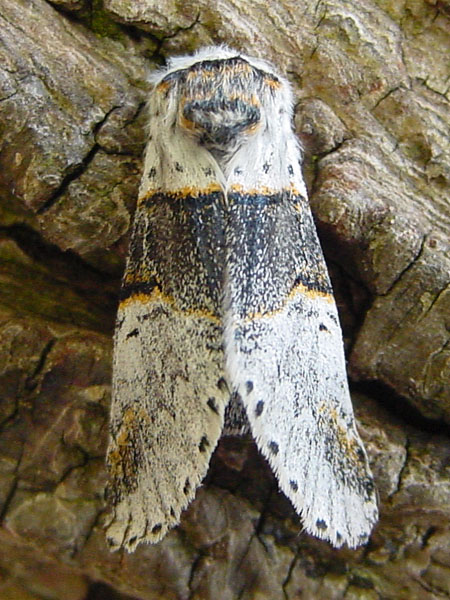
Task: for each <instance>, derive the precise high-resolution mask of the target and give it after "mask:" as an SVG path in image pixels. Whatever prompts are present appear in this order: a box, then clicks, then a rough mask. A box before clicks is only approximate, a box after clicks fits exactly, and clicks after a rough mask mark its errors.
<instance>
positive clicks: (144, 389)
mask: <svg viewBox="0 0 450 600" xmlns="http://www.w3.org/2000/svg"><path fill="white" fill-rule="evenodd" d="M118 319H119V323H120V325H119V326H118V330H117V337H116V345H115V357H114V379H113V390H114V392H113V404H112V412H111V439H110V446H109V449H108V465H109V469H110V473H111V486H110V494H111V496H112V503H113V506H114V519H113V521H112V523H111V524H110V525H109V529H108V538H109V541H110V544H111V546H112V547H120V546H124V547H125V548H126V549H127V550H129V551H131V550H133V549H134V548H135V547H136V545H137V544H138V543H140V542H143V541H144V542H151V543H154V542H157V541H159V540H160V539H161V538H162V537H164V535H165V534H166V533H167V530H168V529H170V528H171V527H173V526H174V525H176V524H177V523H178V522H179V519H180V513H181V511H182V510H183V509H184V508H185V507H186V506H187V505H188V503H189V502H190V501H191V500H192V499H193V497H194V495H195V490H196V488H197V486H198V485H199V484H200V482H201V481H202V479H203V478H204V476H205V475H206V472H207V469H208V464H209V460H210V457H211V453H212V451H213V450H214V447H215V446H216V444H217V440H218V438H219V436H220V433H221V430H222V424H223V412H224V407H225V404H226V402H227V401H228V394H226V395H225V394H224V393H223V392H222V391H221V389H220V387H219V385H220V384H219V381H220V379H221V377H222V374H223V361H222V352H221V349H220V348H221V343H222V340H221V331H220V330H219V328H218V327H217V325H216V324H214V323H213V322H211V321H208V320H207V319H204V318H203V319H202V318H201V317H195V316H192V315H183V314H177V312H176V311H174V310H173V308H172V307H171V306H170V304H169V303H168V302H167V301H166V300H165V299H164V298H161V297H158V295H155V296H154V297H147V298H145V297H143V296H142V297H139V298H134V299H132V300H131V301H130V302H129V303H126V304H125V306H122V307H121V309H120V311H119V314H118ZM206 346H208V348H207V347H206Z"/></svg>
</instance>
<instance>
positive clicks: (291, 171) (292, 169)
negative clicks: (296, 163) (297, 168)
mask: <svg viewBox="0 0 450 600" xmlns="http://www.w3.org/2000/svg"><path fill="white" fill-rule="evenodd" d="M288 173H289V175H293V174H294V168H293V166H292V165H288Z"/></svg>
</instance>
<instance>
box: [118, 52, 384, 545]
mask: <svg viewBox="0 0 450 600" xmlns="http://www.w3.org/2000/svg"><path fill="white" fill-rule="evenodd" d="M153 83H154V87H153V91H152V93H151V97H150V101H149V135H148V143H147V147H146V152H145V166H144V173H143V177H142V184H141V187H140V192H139V199H138V204H137V210H136V215H135V219H134V226H133V230H132V236H131V242H130V249H129V256H128V262H127V266H126V270H125V274H124V277H123V283H122V289H121V295H120V305H119V309H118V315H117V325H116V332H115V346H114V364H113V400H112V409H111V422H110V442H109V449H108V455H107V465H108V468H109V472H110V484H109V498H110V501H111V504H112V520H111V522H110V524H109V527H108V531H107V537H108V541H109V544H110V546H111V547H112V548H113V549H114V548H119V547H124V548H125V549H126V550H128V551H133V550H134V549H135V548H136V546H137V545H138V544H139V543H141V542H148V543H154V542H158V541H159V540H160V539H161V538H162V537H163V536H164V535H165V534H166V533H167V531H168V530H169V529H170V528H171V527H173V526H175V525H177V524H178V522H179V520H180V514H181V512H182V510H183V509H184V508H185V507H186V506H187V505H188V503H189V502H190V501H191V500H192V499H193V497H194V495H195V491H196V488H197V487H198V486H199V485H200V483H201V481H202V479H203V478H204V476H205V474H206V472H207V469H208V464H209V460H210V457H211V454H212V452H213V450H214V448H215V446H216V444H217V442H218V439H219V437H220V435H221V433H222V431H223V429H224V425H225V427H227V428H228V431H235V432H236V431H239V430H244V429H245V428H246V427H247V426H248V427H249V429H250V430H251V433H252V435H253V437H254V439H255V440H256V444H257V445H258V448H259V449H260V451H261V453H262V454H263V455H264V456H265V457H266V459H267V460H268V461H269V463H270V465H271V467H272V469H273V471H274V473H275V474H276V477H277V479H278V482H279V487H280V488H281V490H282V491H283V492H284V493H285V494H286V496H287V497H288V498H289V499H290V500H291V502H292V504H293V506H294V508H295V510H296V511H297V513H298V514H299V515H300V517H301V520H302V523H303V526H304V528H305V529H306V531H307V532H309V533H311V534H313V535H314V536H317V537H319V538H322V539H325V540H328V541H329V542H331V544H333V545H334V546H336V547H340V546H342V545H343V544H344V543H345V544H347V545H348V546H349V547H351V548H353V547H356V546H358V545H360V544H364V543H365V542H367V540H368V537H369V534H370V531H371V529H372V526H373V525H374V523H375V522H376V520H377V516H378V512H377V504H376V498H375V488H374V484H373V479H372V475H371V472H370V468H369V465H368V460H367V455H366V452H365V449H364V447H363V444H362V441H361V439H360V437H359V435H358V432H357V429H356V426H355V419H354V416H353V410H352V405H351V400H350V394H349V389H348V384H347V377H346V367H345V357H344V351H343V343H342V334H341V329H340V326H339V320H338V314H337V310H336V305H335V302H334V299H333V294H332V289H331V284H330V279H329V276H328V273H327V269H326V265H325V262H324V258H323V255H322V251H321V248H320V244H319V240H318V237H317V233H316V230H315V226H314V222H313V218H312V215H311V211H310V208H309V205H308V200H307V193H306V188H305V184H304V181H303V177H302V171H301V151H300V147H299V143H298V141H297V139H296V137H295V135H294V133H293V130H292V116H293V98H292V92H291V89H290V86H289V84H288V82H287V81H286V79H284V78H283V77H282V76H281V75H280V74H279V73H277V72H276V70H275V69H274V68H273V66H271V65H270V64H268V63H266V62H264V61H263V60H260V59H256V58H250V57H248V56H245V55H243V54H240V53H239V52H236V51H235V50H231V49H229V48H226V47H223V46H220V47H208V48H204V49H202V50H200V51H199V52H197V53H196V54H194V55H193V56H183V57H178V58H173V59H172V60H170V62H169V64H168V66H167V68H165V69H164V70H161V71H159V72H157V73H156V75H154V77H153ZM230 399H231V400H230Z"/></svg>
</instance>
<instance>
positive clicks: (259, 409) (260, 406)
mask: <svg viewBox="0 0 450 600" xmlns="http://www.w3.org/2000/svg"><path fill="white" fill-rule="evenodd" d="M263 410H264V402H263V401H262V400H258V402H257V403H256V408H255V415H256V416H257V417H260V416H261V415H262V412H263ZM271 443H272V444H273V443H275V442H271Z"/></svg>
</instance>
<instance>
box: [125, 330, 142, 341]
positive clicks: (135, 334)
mask: <svg viewBox="0 0 450 600" xmlns="http://www.w3.org/2000/svg"><path fill="white" fill-rule="evenodd" d="M138 335H139V329H137V328H136V329H133V330H132V331H130V332H129V333H127V337H126V339H128V338H132V337H137V336H138Z"/></svg>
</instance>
